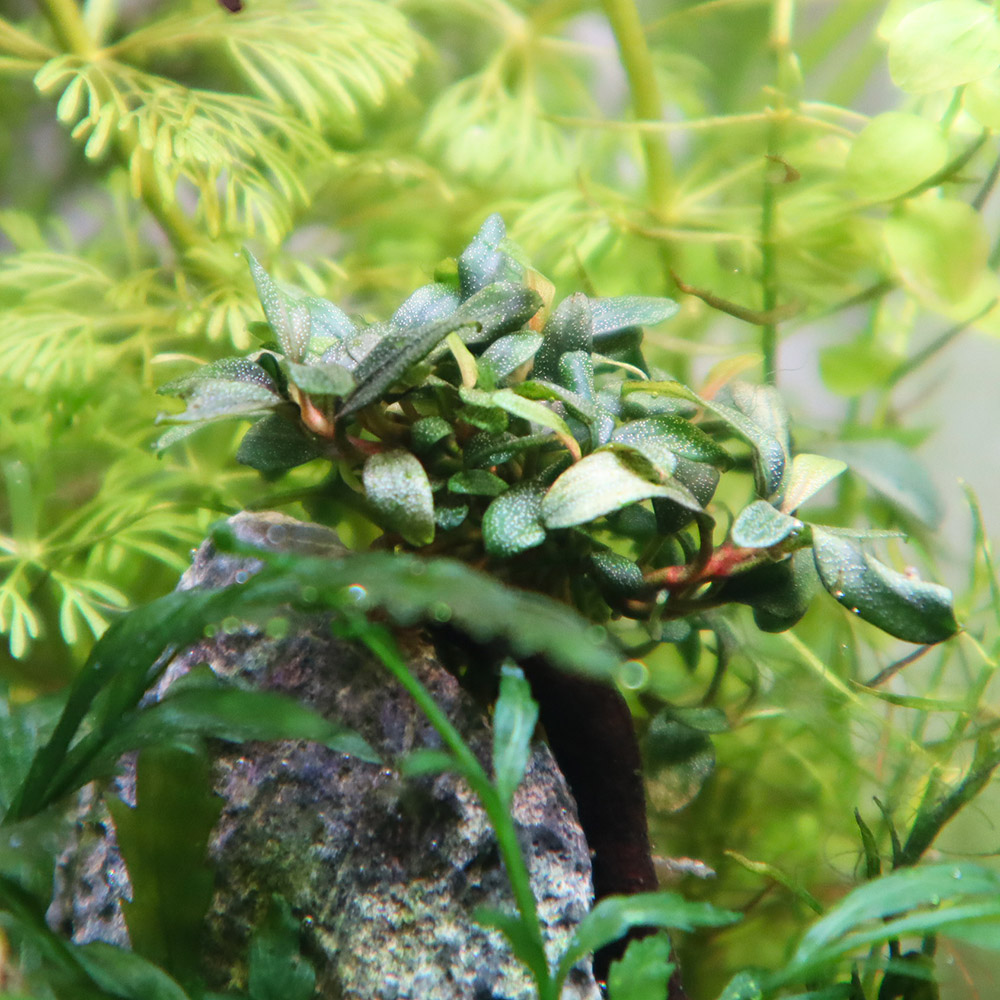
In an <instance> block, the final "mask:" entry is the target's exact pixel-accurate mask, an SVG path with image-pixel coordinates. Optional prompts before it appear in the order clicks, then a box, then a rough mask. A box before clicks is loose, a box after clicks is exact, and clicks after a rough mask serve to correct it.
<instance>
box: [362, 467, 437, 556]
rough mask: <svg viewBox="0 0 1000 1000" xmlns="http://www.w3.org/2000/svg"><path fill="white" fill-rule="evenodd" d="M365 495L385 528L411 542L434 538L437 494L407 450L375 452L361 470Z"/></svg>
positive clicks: (422, 468)
mask: <svg viewBox="0 0 1000 1000" xmlns="http://www.w3.org/2000/svg"><path fill="white" fill-rule="evenodd" d="M362 481H363V483H364V487H365V494H366V495H367V497H368V500H369V502H370V503H371V505H372V507H373V508H374V509H375V511H376V512H377V513H378V515H379V517H380V519H381V521H382V523H383V525H384V527H386V528H387V529H389V530H390V531H396V532H398V533H399V534H400V535H402V536H403V538H405V539H406V540H407V541H408V542H409V543H410V544H411V545H429V544H430V543H431V542H432V541H433V540H434V497H433V496H432V494H431V484H430V481H429V480H428V478H427V473H426V472H425V471H424V467H423V466H422V465H421V464H420V462H419V461H418V460H417V459H416V458H415V457H414V456H413V455H412V454H410V452H408V451H404V450H403V449H401V448H400V449H395V450H393V451H384V452H381V453H379V454H377V455H372V456H371V457H370V458H369V459H368V460H367V461H366V462H365V467H364V470H363V471H362Z"/></svg>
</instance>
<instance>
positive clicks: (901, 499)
mask: <svg viewBox="0 0 1000 1000" xmlns="http://www.w3.org/2000/svg"><path fill="white" fill-rule="evenodd" d="M827 450H828V451H829V452H830V453H831V454H832V455H834V456H836V457H837V458H839V459H842V460H843V461H845V462H846V463H847V464H848V466H850V468H851V470H852V471H853V472H856V473H857V474H858V475H859V476H861V478H862V479H864V480H865V481H866V482H867V483H868V484H869V485H870V486H872V487H874V489H876V490H878V492H879V493H881V494H882V496H884V497H885V498H886V499H887V500H888V501H889V502H890V503H891V504H893V505H894V506H896V507H899V508H900V509H901V510H903V511H905V512H906V513H907V514H910V515H912V516H913V517H915V518H917V520H919V521H921V522H922V523H923V524H926V525H927V527H928V528H936V527H937V526H938V525H939V524H940V523H941V518H942V516H943V513H944V511H943V507H942V504H941V498H940V497H939V496H938V492H937V489H936V487H935V486H934V483H933V481H932V480H931V477H930V475H929V473H928V472H927V469H926V467H925V466H924V465H923V463H922V462H921V461H920V460H919V459H918V458H917V457H916V456H915V455H914V454H913V452H912V451H910V449H908V448H905V447H904V446H903V445H901V444H900V443H899V442H898V441H893V440H891V439H888V438H876V439H872V440H867V441H839V442H837V443H836V444H831V445H829V446H828V449H827Z"/></svg>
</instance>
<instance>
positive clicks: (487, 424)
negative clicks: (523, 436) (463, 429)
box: [455, 390, 510, 435]
mask: <svg viewBox="0 0 1000 1000" xmlns="http://www.w3.org/2000/svg"><path fill="white" fill-rule="evenodd" d="M470 391H476V390H470ZM455 416H456V417H457V418H458V419H459V420H461V421H464V422H465V423H467V424H469V426H470V427H477V428H479V430H481V431H486V432H487V433H488V434H494V435H496V434H501V433H502V432H503V431H505V430H506V429H507V426H508V425H509V424H510V418H509V417H508V416H507V411H506V410H501V409H500V407H499V406H475V405H470V406H463V407H462V408H461V409H460V410H459V411H458V413H457V414H456V415H455Z"/></svg>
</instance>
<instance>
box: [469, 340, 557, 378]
mask: <svg viewBox="0 0 1000 1000" xmlns="http://www.w3.org/2000/svg"><path fill="white" fill-rule="evenodd" d="M541 345H542V335H541V334H540V333H535V332H534V331H533V330H522V331H520V332H518V333H508V334H506V335H505V336H503V337H498V338H497V339H496V340H494V341H493V343H492V344H490V346H489V347H487V348H486V350H485V351H483V353H482V354H481V355H480V358H479V371H480V374H481V375H482V374H484V373H486V372H489V374H490V376H491V377H492V379H493V384H494V385H499V384H500V383H501V382H502V381H503V380H504V379H505V378H507V376H508V375H512V374H513V373H514V372H516V371H517V369H518V368H520V367H521V366H522V365H524V364H526V363H527V362H528V361H530V360H531V359H532V358H533V357H534V356H535V352H536V351H537V350H538V348H539V347H541Z"/></svg>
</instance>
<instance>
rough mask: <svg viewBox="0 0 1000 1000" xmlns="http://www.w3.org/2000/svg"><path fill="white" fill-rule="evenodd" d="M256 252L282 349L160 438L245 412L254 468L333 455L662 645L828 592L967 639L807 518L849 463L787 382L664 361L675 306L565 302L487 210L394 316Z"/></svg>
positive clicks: (505, 569) (400, 508) (385, 491)
mask: <svg viewBox="0 0 1000 1000" xmlns="http://www.w3.org/2000/svg"><path fill="white" fill-rule="evenodd" d="M248 260H249V264H250V268H251V271H252V273H253V277H254V281H255V283H256V286H257V291H258V294H259V295H260V300H261V304H262V305H263V308H264V313H265V315H266V316H267V329H266V330H265V331H258V332H259V333H261V334H262V336H263V337H265V338H268V340H267V342H266V343H265V345H264V346H263V347H262V348H261V349H260V350H257V351H254V352H253V353H252V354H250V355H248V356H246V357H238V358H225V359H223V360H220V361H216V362H212V363H210V364H208V365H205V366H204V367H202V368H200V369H197V370H196V371H194V372H192V373H191V374H188V375H185V376H182V377H181V378H179V379H175V380H174V381H173V382H170V383H168V384H167V385H165V386H163V387H162V388H161V389H160V391H161V392H163V393H165V394H167V395H172V396H179V397H181V398H182V399H183V400H184V402H185V404H186V408H185V409H184V411H183V412H182V413H179V414H176V415H173V416H170V417H166V418H165V419H169V420H171V421H172V422H174V423H176V424H177V426H176V427H174V428H172V429H171V430H169V431H167V432H166V434H164V435H163V437H162V438H161V439H160V447H161V448H164V447H167V446H169V445H170V444H173V443H174V442H175V441H177V440H178V439H180V438H182V437H185V436H187V435H188V434H189V433H191V432H192V431H194V430H197V429H198V428H199V427H201V426H204V425H205V424H208V423H213V422H215V421H218V420H224V419H232V418H239V419H246V418H250V419H252V420H254V423H253V424H252V425H251V427H250V429H249V430H248V431H247V432H246V434H245V436H244V438H243V441H242V443H241V444H240V447H239V451H238V453H237V458H238V459H239V461H240V462H242V463H244V464H246V465H250V466H252V467H254V468H256V469H258V470H259V471H260V472H262V473H264V474H265V475H276V474H280V473H281V472H283V471H285V470H287V469H289V468H293V467H295V466H297V465H301V464H303V463H305V462H308V461H311V460H312V459H315V458H323V459H326V460H327V461H329V462H330V463H332V465H333V467H334V468H333V470H332V472H331V476H330V479H329V480H328V481H327V482H326V483H325V484H324V486H323V487H322V490H321V492H326V493H327V494H329V495H330V496H332V497H335V498H337V499H338V500H340V501H341V502H343V503H350V504H354V505H356V506H361V507H362V509H363V511H364V513H365V515H366V516H367V517H368V518H369V519H370V520H371V521H372V522H373V523H374V524H375V525H376V526H377V527H378V528H380V529H381V530H382V531H384V532H385V533H386V535H387V538H388V539H389V540H396V541H397V542H398V543H401V544H404V545H405V546H407V547H409V548H412V549H414V550H416V551H424V552H434V553H446V554H455V555H459V556H461V557H462V558H465V559H467V560H470V561H477V560H479V559H480V558H481V557H482V556H486V557H488V558H489V560H490V562H489V565H490V569H491V570H492V571H493V572H494V573H496V574H497V575H498V576H500V577H501V578H502V579H505V580H507V581H508V582H511V583H513V584H516V585H521V586H527V587H530V588H531V589H537V590H542V591H544V592H547V593H551V594H555V595H557V596H561V597H563V598H564V599H567V600H570V601H571V602H572V603H574V604H575V605H576V606H577V607H578V608H579V609H580V610H581V611H583V612H584V613H585V614H586V616H587V617H588V618H590V619H591V620H597V621H604V620H607V619H609V618H610V617H612V616H614V617H620V616H624V617H626V618H633V619H639V620H640V621H642V622H644V623H646V626H647V628H648V629H649V635H650V637H651V638H652V639H662V638H663V635H664V632H663V627H664V624H665V623H667V622H669V621H670V620H671V619H675V618H682V617H686V616H689V615H694V614H698V613H700V612H703V611H706V610H708V609H711V608H715V607H717V606H719V605H720V604H726V603H730V602H739V603H744V604H748V605H750V606H751V607H752V608H753V610H754V617H755V620H756V623H757V625H758V626H759V627H760V628H762V629H764V630H765V631H781V630H784V629H787V628H790V627H791V626H792V625H794V624H795V623H796V622H797V621H798V620H799V619H800V618H801V617H802V615H803V614H805V612H806V610H807V608H808V606H809V603H810V600H811V598H812V596H813V593H814V592H815V591H817V590H818V589H820V587H821V586H822V588H824V589H825V590H827V591H828V592H829V593H830V594H832V595H833V597H834V598H835V599H836V600H837V601H838V602H840V603H841V604H842V605H844V607H846V608H848V609H849V610H850V611H851V612H853V613H854V614H857V615H859V616H860V617H861V618H863V619H865V620H866V621H868V622H870V623H872V624H873V625H876V626H877V627H879V628H881V629H883V630H884V631H886V632H888V633H890V634H891V635H894V636H896V637H898V638H900V639H905V640H908V641H910V642H915V643H935V642H940V641H942V640H943V639H947V638H948V637H949V636H951V635H953V634H954V633H955V631H956V630H957V628H958V625H957V623H956V621H955V616H954V612H953V609H952V600H951V594H950V592H949V591H948V590H947V589H946V588H944V587H941V586H939V585H937V584H933V583H925V582H923V581H921V580H920V579H918V578H916V577H915V576H914V575H910V574H906V573H900V572H898V571H896V570H894V569H892V568H891V567H889V566H888V565H886V564H885V563H883V562H881V561H879V560H878V559H877V558H876V557H875V556H873V555H872V554H871V553H870V552H868V551H867V548H866V544H867V542H868V539H866V538H865V532H844V531H842V530H838V529H837V528H832V527H825V526H822V525H818V524H813V523H811V522H810V521H808V520H806V519H804V518H800V517H799V516H798V511H799V508H800V507H801V506H802V505H803V504H805V503H806V502H807V501H808V500H809V499H810V498H812V497H813V496H814V495H815V494H816V493H818V492H819V491H820V490H821V489H822V488H823V487H824V486H826V485H827V483H829V482H830V481H831V480H833V479H835V478H836V477H837V476H838V475H840V474H841V473H842V472H843V471H844V470H845V469H846V465H845V463H844V462H842V461H840V460H839V459H834V458H826V457H823V456H820V455H812V454H808V453H804V454H796V455H793V454H792V448H791V432H790V428H789V421H788V415H787V413H786V411H785V408H784V406H783V405H782V402H781V399H780V397H779V395H778V393H777V392H776V390H774V389H773V388H771V387H767V386H755V385H752V384H750V383H747V382H741V381H738V380H732V381H729V382H727V383H726V384H725V385H723V386H719V387H718V390H717V391H716V392H714V393H713V394H712V395H711V396H708V397H705V396H700V395H698V394H697V393H695V392H694V391H693V390H692V389H689V388H688V387H687V386H685V385H683V384H682V383H680V382H678V381H676V380H673V379H670V378H668V377H666V376H665V375H664V374H663V373H661V372H658V371H655V370H651V369H650V366H649V364H648V362H647V360H646V358H645V356H644V354H643V351H642V343H641V342H642V328H643V327H644V326H653V325H656V324H658V323H661V322H663V321H665V320H667V319H669V318H670V317H671V316H672V315H673V314H674V313H675V312H676V309H677V306H676V304H675V303H674V302H673V301H672V300H670V299H665V298H649V297H643V296H620V297H616V298H592V297H590V296H587V295H585V294H583V293H576V294H573V295H571V296H569V297H567V298H564V299H562V300H561V301H558V302H557V301H556V300H555V298H554V289H553V287H552V285H551V283H550V282H548V281H547V280H546V279H545V278H544V277H543V276H542V275H540V274H539V273H538V272H537V271H534V270H532V269H531V267H530V265H529V264H527V263H526V262H525V259H524V255H523V253H522V252H521V251H520V250H519V248H517V247H516V246H514V245H513V244H511V243H510V242H509V241H508V240H507V237H506V231H505V228H504V224H503V221H502V220H501V219H500V217H499V216H496V215H494V216H491V217H490V218H489V219H487V220H486V222H485V223H484V224H483V226H482V228H481V229H480V231H479V233H478V234H477V235H476V237H475V239H474V240H473V241H472V242H471V243H470V244H469V245H468V246H467V247H466V248H465V250H463V251H462V253H461V254H460V255H459V256H458V258H457V260H450V261H447V262H445V263H444V264H443V265H441V266H440V267H439V268H438V272H437V278H438V280H436V281H435V282H434V283H432V284H429V285H424V286H423V287H421V288H418V289H417V290H416V291H415V292H414V293H413V294H412V295H411V296H410V297H409V298H407V299H406V300H405V301H404V302H403V303H402V304H401V305H400V306H399V308H398V309H397V310H396V312H395V313H394V314H393V315H392V317H391V318H390V319H389V320H388V321H387V322H380V323H362V322H360V321H354V320H352V319H351V318H350V317H349V316H348V315H347V314H346V313H344V312H343V311H342V310H341V309H339V308H338V307H337V306H336V305H334V304H333V303H332V302H328V301H327V300H326V299H323V298H320V297H319V296H315V295H311V294H309V293H308V292H306V291H303V290H301V289H297V288H295V287H293V286H291V285H288V284H285V283H282V282H278V281H275V280H274V279H273V278H271V277H270V276H269V275H268V274H267V272H266V271H265V270H264V268H263V267H262V266H261V265H260V263H259V262H258V261H257V260H256V258H254V257H253V256H252V255H250V254H248ZM270 337H273V340H271V339H269V338H270ZM747 472H749V474H750V477H751V478H752V483H753V494H754V497H755V498H754V499H753V500H751V501H750V503H749V504H748V505H747V506H745V507H744V508H743V509H741V510H739V511H737V512H733V516H732V523H731V525H730V526H729V528H728V530H726V529H725V527H723V528H721V529H720V527H719V525H718V524H717V522H719V521H724V515H725V514H726V513H727V512H726V510H725V508H724V507H722V506H721V505H719V504H716V503H713V497H714V496H715V494H716V491H717V489H718V487H719V483H720V480H721V479H722V478H723V477H724V476H737V475H744V476H745V475H746V473H747ZM876 534H877V533H876Z"/></svg>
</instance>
